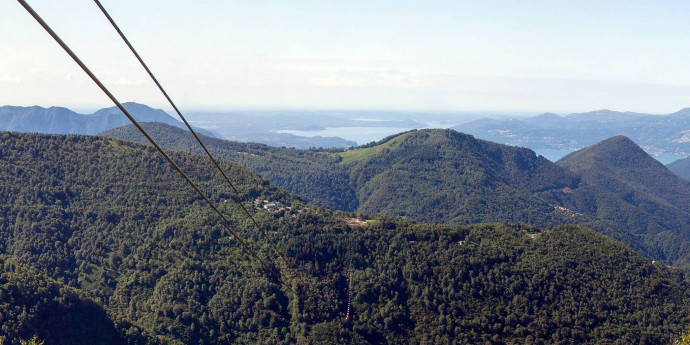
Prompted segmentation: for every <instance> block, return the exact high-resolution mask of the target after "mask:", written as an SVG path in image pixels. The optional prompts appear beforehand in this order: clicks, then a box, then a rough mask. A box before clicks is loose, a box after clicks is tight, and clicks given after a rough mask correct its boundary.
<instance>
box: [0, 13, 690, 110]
mask: <svg viewBox="0 0 690 345" xmlns="http://www.w3.org/2000/svg"><path fill="white" fill-rule="evenodd" d="M29 3H30V4H31V5H32V6H33V7H34V9H35V10H36V11H38V12H39V14H41V15H42V16H43V18H44V19H45V20H46V21H47V22H48V23H49V24H50V25H52V26H53V28H54V29H55V31H57V32H58V34H60V35H61V36H62V37H63V39H64V40H65V41H66V42H67V43H68V44H70V45H71V46H72V47H73V49H74V50H75V52H77V54H79V55H80V56H82V59H83V60H84V61H85V62H86V63H87V65H89V66H90V68H91V69H92V70H93V71H94V72H96V73H97V75H99V77H102V79H103V81H104V82H105V83H106V85H108V86H109V87H111V88H112V90H113V91H114V93H115V95H116V96H117V97H118V98H119V99H120V100H121V101H136V102H141V103H146V104H149V105H152V106H157V107H165V103H164V99H163V98H162V96H160V95H159V94H158V93H156V91H155V89H154V86H153V83H151V82H150V81H149V80H148V79H147V76H146V75H145V74H144V72H143V70H142V69H141V68H140V67H139V66H138V65H137V63H136V60H135V59H134V58H133V57H132V56H131V53H129V52H128V50H127V49H126V47H125V45H124V44H123V43H122V42H121V41H120V40H119V38H118V37H117V35H116V33H115V31H114V30H112V28H111V27H110V26H109V24H108V23H107V21H106V19H105V17H104V16H103V15H102V14H101V13H100V12H99V11H98V8H97V7H96V5H95V4H94V3H93V2H92V1H89V0H59V1H56V0H33V1H32V0H29ZM102 3H103V5H104V6H105V7H106V8H107V9H108V10H109V11H110V12H111V15H112V16H113V17H114V18H115V20H116V21H118V23H119V25H120V27H121V28H122V29H123V31H124V32H125V34H126V35H128V37H129V38H130V40H131V41H132V43H133V44H134V46H135V47H136V48H137V49H138V50H139V52H140V54H141V55H142V56H143V57H144V59H145V60H146V61H147V63H148V64H149V66H150V67H151V69H152V70H153V71H154V73H155V74H156V75H157V76H158V78H159V79H160V80H161V82H162V83H163V85H164V86H165V87H166V88H167V89H168V91H169V93H170V94H171V96H172V97H173V99H174V100H175V101H176V102H177V103H178V105H179V106H180V107H182V108H183V109H232V108H235V107H249V108H316V109H319V108H320V109H331V108H337V109H406V110H487V111H495V110H499V111H500V110H510V111H535V112H540V111H553V112H561V113H563V112H574V111H587V110H594V109H602V108H609V109H614V110H621V111H622V110H630V111H640V112H652V113H669V112H673V111H676V110H678V109H680V108H683V107H686V106H690V44H689V39H688V38H687V34H688V33H689V32H690V2H688V1H601V0H598V1H582V0H578V1H460V0H453V1H408V0H395V1H374V0H370V1H354V0H347V1H346V0H319V1H316V0H315V1H292V0H281V1H262V0H243V1H231V0H222V1H176V0H166V1H162V0H136V1H134V0H102ZM2 104H12V105H34V104H38V105H42V106H49V105H62V106H69V107H73V108H82V109H89V108H98V107H102V106H111V105H112V104H111V103H110V102H109V100H108V99H107V98H105V96H103V95H102V94H101V92H100V90H98V89H97V88H96V86H95V85H94V84H93V82H91V81H90V80H89V79H87V77H86V76H85V75H84V73H83V72H81V70H79V69H78V67H77V66H76V64H75V63H74V62H72V61H71V59H69V57H68V56H67V55H66V54H65V53H64V52H63V51H62V50H61V49H60V48H59V46H58V45H57V44H56V43H54V42H53V41H52V39H51V38H50V37H49V36H48V35H47V34H46V33H45V32H44V31H43V29H42V28H41V27H40V26H38V24H37V23H36V22H35V21H34V19H33V18H31V17H30V16H29V15H28V13H26V12H25V10H24V9H23V7H21V5H20V4H19V3H18V2H16V1H2V2H0V105H2ZM166 108H167V107H166Z"/></svg>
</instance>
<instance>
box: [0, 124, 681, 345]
mask: <svg viewBox="0 0 690 345" xmlns="http://www.w3.org/2000/svg"><path fill="white" fill-rule="evenodd" d="M413 134H416V133H413ZM422 134H425V133H422ZM450 134H452V133H450ZM410 136H412V134H410ZM423 136H424V135H422V136H420V137H417V139H418V140H422V139H424V140H427V139H428V140H431V141H433V143H434V144H436V143H438V142H439V141H438V140H441V139H442V138H438V137H435V138H434V137H431V138H429V137H427V138H423ZM392 139H393V140H395V138H392ZM465 139H466V140H469V138H465ZM401 144H404V143H401ZM480 144H481V143H480ZM401 146H402V145H401ZM499 151H500V150H499ZM0 152H1V153H2V154H0V179H2V182H3V183H0V196H1V197H0V215H1V216H0V248H2V250H3V252H6V253H9V255H11V256H12V258H11V260H15V261H18V262H20V263H21V264H22V265H30V266H31V267H34V268H36V269H38V270H40V271H41V272H43V274H45V275H47V276H48V277H50V278H52V279H54V280H55V281H58V282H59V283H51V288H50V289H51V290H50V291H49V292H50V293H46V292H45V291H44V292H41V291H39V292H38V293H34V292H33V291H35V289H21V287H22V284H26V283H30V282H36V281H38V280H41V279H43V278H42V276H41V275H35V276H36V277H32V276H31V269H28V270H26V269H23V268H22V269H20V270H19V272H28V274H27V273H24V274H22V276H12V274H13V272H15V271H17V270H14V269H12V268H11V266H8V265H4V266H2V268H3V269H4V270H5V271H3V272H2V273H4V272H8V273H7V274H6V275H7V276H10V279H9V281H7V282H6V281H5V280H4V278H3V277H4V275H3V274H2V273H0V308H5V307H6V308H8V310H11V311H12V312H11V313H9V314H5V313H0V318H4V317H8V316H9V323H5V322H3V324H2V326H3V327H13V325H16V324H17V323H22V322H24V321H25V320H37V319H38V318H37V316H40V315H41V314H40V313H41V311H43V310H50V309H46V308H49V307H51V306H54V305H52V304H51V301H53V300H59V299H60V298H62V297H61V296H63V294H62V293H61V292H60V291H59V289H60V285H63V286H65V288H66V289H76V290H77V292H78V293H79V294H83V295H85V296H87V299H90V300H92V301H94V303H96V306H97V307H98V308H96V309H99V310H105V311H106V312H107V316H108V317H107V318H106V319H105V320H104V321H105V322H106V323H110V322H112V321H113V320H114V321H115V322H112V324H114V328H115V330H116V331H117V332H118V334H120V335H121V336H122V338H123V340H124V341H123V342H118V341H117V339H112V340H111V342H109V343H106V344H114V343H118V344H121V343H125V344H128V345H130V344H131V345H135V344H136V345H139V344H141V345H143V344H155V343H165V344H176V345H178V344H179V345H181V344H193V343H195V344H196V343H206V344H247V343H275V344H281V345H282V344H294V343H302V342H303V343H314V344H319V343H321V344H363V343H368V344H390V345H399V344H400V345H402V344H410V343H423V342H425V341H428V342H431V343H452V342H453V341H457V342H460V343H468V344H477V343H487V342H488V343H490V344H500V343H521V342H523V341H525V340H526V341H531V342H533V343H550V342H558V343H568V342H574V343H579V344H599V343H602V342H607V343H615V342H620V343H634V344H637V343H644V342H648V343H668V342H670V341H671V340H672V338H673V336H674V335H675V334H678V332H680V331H681V330H682V329H683V328H684V326H685V324H687V322H688V321H690V300H689V297H688V296H690V283H688V282H687V281H686V280H685V278H684V276H683V275H682V274H681V273H680V272H677V271H675V270H672V269H669V268H667V267H665V266H663V265H661V264H659V263H652V262H651V261H650V260H649V259H646V258H643V257H642V256H640V255H639V254H637V253H635V252H634V251H632V250H631V249H630V248H629V247H627V246H625V245H623V244H622V243H620V242H618V241H615V240H613V239H611V238H608V237H605V236H602V235H600V234H597V233H595V232H593V231H591V230H589V229H586V228H583V227H579V226H564V225H561V226H556V227H553V228H548V229H537V228H534V227H529V226H525V225H520V224H505V223H494V224H476V225H468V226H449V225H434V224H425V223H416V222H411V221H408V220H404V219H400V218H394V217H389V216H385V215H377V216H373V217H371V216H365V215H361V214H360V215H357V214H354V213H344V212H333V211H329V210H324V209H319V208H316V207H313V206H311V205H305V204H303V203H302V202H301V201H300V200H299V198H296V197H294V196H292V195H290V194H288V193H285V192H284V191H281V190H279V189H278V188H276V187H274V186H271V185H270V184H269V183H268V182H267V181H266V180H263V179H261V178H260V177H259V176H258V175H256V174H255V173H252V172H250V171H249V170H248V169H246V168H244V167H240V166H239V165H237V164H234V163H230V162H227V161H221V162H220V163H221V165H222V166H223V167H224V168H226V169H228V171H229V173H230V176H232V179H233V180H234V181H236V182H237V188H238V189H239V191H240V196H239V198H240V199H241V200H242V201H243V202H251V201H254V200H256V199H259V200H264V199H265V200H270V201H280V202H281V204H282V205H285V206H291V207H292V208H291V209H289V210H288V209H283V210H278V211H274V212H271V211H268V210H266V209H264V208H261V207H254V206H251V207H250V209H249V211H250V212H252V213H253V214H254V216H255V217H256V218H257V220H258V221H259V223H260V224H261V225H262V226H264V227H266V229H267V230H268V231H269V232H270V233H271V235H272V237H273V238H274V239H275V241H276V243H277V245H278V247H279V248H281V249H283V250H284V251H285V253H286V255H287V256H288V257H289V258H290V259H291V261H292V262H293V265H294V266H295V269H296V270H297V271H298V272H300V275H301V278H302V279H301V280H303V282H300V281H299V280H298V279H296V277H294V276H292V275H291V274H288V273H287V271H286V269H285V267H284V266H283V265H280V264H277V256H276V255H275V254H274V253H273V252H272V250H271V248H269V246H268V245H267V244H265V243H264V241H263V240H262V239H261V238H260V236H259V234H257V233H256V232H255V231H254V228H253V227H252V226H251V224H250V223H249V222H247V220H246V219H245V217H244V215H243V213H242V212H241V210H240V208H239V207H237V206H236V205H235V204H234V203H232V202H227V203H226V202H224V200H228V199H229V198H230V197H231V196H232V195H233V194H232V191H231V189H230V188H229V187H228V186H227V184H226V183H224V182H223V180H222V179H221V178H220V177H219V176H217V174H215V173H214V172H213V169H212V168H213V167H212V165H211V164H209V163H208V160H207V159H206V157H203V156H199V155H193V154H188V153H184V152H179V151H171V152H170V155H171V157H173V159H174V160H176V161H177V162H178V163H179V164H180V166H181V167H182V168H183V169H184V170H185V171H187V172H188V174H189V176H190V177H191V178H193V179H194V180H195V181H198V182H199V185H200V186H201V187H202V188H203V189H204V190H205V191H208V193H209V198H210V199H211V200H213V201H214V202H216V203H218V204H219V205H220V208H221V210H222V211H223V212H224V213H226V215H227V216H228V217H229V220H230V223H231V224H232V226H233V227H234V228H236V229H237V231H238V233H239V234H241V235H243V236H246V237H247V242H248V243H249V244H250V245H251V246H252V247H254V248H256V250H257V252H258V253H259V255H261V257H264V258H266V259H267V260H268V261H269V265H271V266H272V267H273V268H274V269H275V270H276V271H277V272H278V273H279V274H281V275H282V276H283V277H284V279H285V280H287V281H288V284H289V285H288V286H290V287H291V288H292V289H293V290H294V292H290V291H289V290H288V289H287V287H286V286H283V285H282V284H280V282H278V281H277V280H276V279H275V278H274V277H273V276H272V275H271V274H270V273H268V272H266V271H264V270H263V269H261V267H260V265H259V264H258V263H256V262H254V261H253V260H249V259H248V258H247V255H246V253H244V252H243V250H242V249H241V248H240V247H239V246H238V245H237V243H236V242H235V240H234V238H232V237H229V236H228V234H226V233H224V231H223V230H222V227H220V225H219V223H218V220H217V219H216V216H215V215H214V214H213V213H212V212H206V211H205V210H204V209H203V201H202V200H200V199H199V198H198V197H197V196H196V195H195V194H194V193H193V191H191V190H190V189H189V188H188V187H187V186H186V185H185V184H184V182H183V181H182V180H181V179H180V177H179V176H178V175H177V172H176V171H174V170H173V169H171V168H170V167H169V166H168V165H167V163H166V162H165V161H164V160H163V159H161V158H160V157H159V156H158V154H157V153H156V152H155V150H153V149H152V148H150V147H146V146H143V145H139V144H136V143H131V142H127V141H122V140H114V139H108V138H104V137H86V136H75V135H70V136H67V135H39V134H21V133H7V132H0ZM497 157H498V156H497ZM497 157H496V158H497ZM355 217H366V220H367V222H366V225H364V224H361V223H360V222H354V221H353V218H355ZM0 261H2V256H0ZM36 278H39V279H36ZM6 283H7V284H6ZM17 284H19V285H17ZM6 289H7V290H6ZM8 290H9V291H10V294H7V291H8ZM22 294H23V295H24V296H29V297H31V298H33V300H35V303H33V304H32V305H33V306H34V308H27V309H25V310H24V311H23V312H22V311H21V310H22V309H21V306H22V303H24V300H18V299H12V297H13V296H22ZM8 296H9V297H8ZM53 296H56V297H53ZM62 300H63V301H64V299H62ZM67 301H69V299H67ZM348 306H349V307H350V309H349V310H350V311H351V313H350V314H349V316H350V318H349V320H348V321H347V324H346V326H345V327H344V326H343V318H344V317H345V315H346V312H347V310H348ZM3 310H4V309H3ZM66 311H67V312H66V313H65V314H60V316H63V315H77V316H81V317H88V315H89V314H87V313H83V312H79V305H78V304H74V305H69V304H68V308H67V309H66ZM100 315H102V314H100ZM3 321H5V320H4V319H3ZM51 326H57V325H51ZM3 327H0V336H4V335H6V334H7V332H8V331H7V330H6V329H4V328H3ZM44 329H45V327H43V328H42V325H40V324H27V327H26V329H23V330H22V331H21V332H22V333H19V334H18V333H17V332H12V331H14V329H13V330H11V331H10V332H12V333H11V334H12V335H13V336H19V337H27V336H26V335H25V334H32V332H33V333H35V334H39V335H41V336H42V337H45V338H46V340H47V343H58V342H59V340H57V339H56V334H55V333H52V332H51V333H48V332H45V331H44ZM71 330H72V329H71V328H67V329H64V331H71ZM111 330H112V329H111ZM641 330H642V331H641ZM79 335H81V336H82V337H81V338H79ZM144 335H145V336H144ZM72 336H73V337H76V338H77V339H80V340H81V341H83V342H84V343H88V342H89V341H90V340H93V338H91V336H88V337H87V335H86V334H83V333H79V334H73V335H72ZM13 341H14V340H13ZM91 343H94V342H93V341H92V342H91Z"/></svg>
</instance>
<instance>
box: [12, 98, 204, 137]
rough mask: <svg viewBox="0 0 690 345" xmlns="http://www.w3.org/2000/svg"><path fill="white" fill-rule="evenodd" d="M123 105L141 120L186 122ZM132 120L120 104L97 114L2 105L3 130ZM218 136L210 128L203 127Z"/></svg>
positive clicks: (67, 130)
mask: <svg viewBox="0 0 690 345" xmlns="http://www.w3.org/2000/svg"><path fill="white" fill-rule="evenodd" d="M123 106H124V107H125V109H127V111H129V112H130V114H132V116H134V118H135V119H137V121H141V122H160V123H165V124H168V125H172V126H175V127H179V128H184V127H185V126H184V124H183V123H182V122H181V121H178V120H176V119H174V118H173V117H171V116H170V115H168V114H167V113H166V112H165V111H163V110H160V109H153V108H150V107H148V106H146V105H143V104H138V103H133V102H128V103H124V104H123ZM129 124H131V122H130V121H129V119H127V117H125V115H124V114H123V113H122V111H120V109H119V108H117V107H111V108H104V109H101V110H98V111H96V112H95V113H93V114H78V113H75V112H74V111H72V110H69V109H67V108H62V107H50V108H42V107H39V106H33V107H14V106H2V107H0V130H3V131H15V132H33V133H46V134H97V133H100V132H103V131H106V130H108V129H111V128H117V127H121V126H125V125H129ZM201 131H202V132H203V133H204V134H206V135H211V136H215V135H214V134H213V133H212V132H210V131H205V130H201Z"/></svg>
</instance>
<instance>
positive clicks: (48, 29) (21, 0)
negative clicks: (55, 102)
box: [17, 0, 295, 293]
mask: <svg viewBox="0 0 690 345" xmlns="http://www.w3.org/2000/svg"><path fill="white" fill-rule="evenodd" d="M17 1H18V2H19V3H20V4H21V5H22V6H23V7H24V9H26V11H27V12H29V14H30V15H31V16H32V17H34V19H36V21H37V22H38V23H39V24H40V25H41V26H42V27H43V29H45V30H46V32H48V34H49V35H50V36H51V37H53V39H54V40H55V42H57V43H58V44H59V45H60V47H62V49H63V50H65V52H66V53H67V54H68V55H69V56H70V57H71V58H72V59H73V60H74V62H76V63H77V65H79V67H81V69H82V70H83V71H84V72H85V73H86V74H87V75H88V76H89V77H90V78H91V80H93V81H94V83H96V85H98V87H99V88H100V89H101V90H102V91H103V92H104V93H105V94H106V96H108V98H110V100H111V101H113V103H115V105H116V106H117V107H118V108H120V110H121V111H122V112H123V113H124V114H125V116H127V118H128V119H129V120H130V121H131V122H132V124H134V126H136V127H137V129H138V130H139V131H140V132H141V133H142V134H143V135H144V136H145V137H146V139H148V141H149V142H150V143H151V145H153V147H154V148H155V149H156V150H157V151H158V152H159V153H160V154H161V155H162V156H163V158H165V160H166V161H168V163H170V165H172V166H173V168H175V170H177V172H178V173H179V174H180V175H181V176H182V178H184V179H185V181H187V183H188V184H189V185H190V186H191V187H192V188H193V189H194V190H195V191H196V192H197V194H199V196H201V197H202V198H203V199H204V200H205V201H206V203H207V204H208V205H209V206H210V207H211V208H212V209H213V210H214V211H215V212H216V214H218V216H219V217H220V218H221V219H222V224H223V226H224V227H225V228H226V229H227V230H228V231H229V232H230V233H231V234H232V235H233V236H235V238H236V239H237V241H238V242H239V243H240V244H241V245H242V246H243V247H244V249H245V250H246V251H247V252H248V253H249V254H250V256H252V257H254V258H255V259H256V260H258V261H259V262H260V263H261V265H262V266H263V267H264V268H265V269H267V270H268V271H269V272H271V274H273V275H274V276H275V277H276V278H278V280H279V281H280V282H281V283H282V284H283V285H285V287H286V288H288V289H289V290H290V291H292V292H293V293H295V291H294V290H293V289H292V287H291V286H290V285H288V284H287V282H285V281H284V280H283V278H281V277H280V276H279V275H278V273H276V272H275V271H274V270H273V269H272V268H271V267H270V266H268V264H266V262H265V261H264V260H262V259H261V258H260V257H259V256H258V255H257V253H256V252H255V251H254V250H253V249H252V248H250V247H249V246H248V245H247V243H246V242H244V240H242V238H240V237H239V236H238V235H237V234H236V233H235V231H233V230H232V228H231V227H230V225H229V224H230V221H229V220H228V219H227V218H226V217H225V216H224V215H223V214H222V213H221V212H220V210H218V208H217V207H216V206H215V205H214V204H213V202H211V200H209V198H208V197H207V196H206V195H204V193H203V192H202V191H201V190H200V189H199V187H197V186H196V184H194V182H192V180H191V179H190V178H189V177H188V176H187V175H186V174H185V173H184V172H183V171H182V169H181V168H180V167H179V166H178V165H177V164H176V163H175V162H174V161H173V160H172V158H170V157H169V156H168V155H167V154H166V153H165V151H163V149H162V148H161V147H160V146H159V145H158V144H157V143H156V141H155V140H153V138H152V137H151V136H150V135H149V134H148V133H147V132H146V130H144V128H143V127H141V125H140V124H139V122H137V120H135V119H134V117H132V115H131V114H130V113H129V112H128V111H127V109H125V107H123V106H122V104H121V103H120V102H119V101H118V100H117V98H115V96H113V94H112V93H111V92H110V91H109V90H108V88H106V87H105V85H103V83H101V81H100V80H99V79H98V78H97V77H96V76H95V75H94V74H93V73H92V72H91V70H89V68H88V67H86V65H85V64H84V63H83V62H82V61H81V59H79V57H78V56H77V55H76V54H75V53H74V52H73V51H72V50H71V49H70V48H69V46H68V45H67V44H66V43H65V42H64V41H63V40H62V39H61V38H60V36H58V34H57V33H55V31H53V29H51V27H50V26H49V25H48V24H47V23H46V22H45V21H44V20H43V19H42V18H41V16H39V15H38V13H36V11H34V9H33V8H31V6H29V4H28V3H27V2H26V1H25V0H17Z"/></svg>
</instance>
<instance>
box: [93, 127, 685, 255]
mask: <svg viewBox="0 0 690 345" xmlns="http://www.w3.org/2000/svg"><path fill="white" fill-rule="evenodd" d="M147 126H149V127H147V128H148V130H149V131H150V132H151V133H154V134H155V136H156V138H157V140H159V142H160V143H161V144H162V145H163V146H166V147H169V148H173V149H180V150H187V151H191V152H198V148H196V144H195V143H194V142H193V141H192V139H191V138H190V136H189V134H184V133H183V132H181V131H180V130H178V129H175V128H172V127H170V126H165V125H163V124H148V125H147ZM104 135H107V136H111V137H117V138H122V139H128V140H134V141H139V142H143V137H141V135H140V134H138V133H136V131H135V129H134V128H132V127H131V126H128V127H123V128H119V129H115V130H112V131H109V132H106V133H104ZM207 142H208V145H209V147H211V150H212V151H213V152H215V153H216V154H217V155H218V156H219V157H222V158H225V159H229V160H233V161H236V162H239V163H241V164H243V165H245V166H247V167H249V168H251V169H252V170H255V171H257V172H259V173H260V174H261V175H262V176H263V177H265V178H267V179H269V180H270V181H271V182H272V183H274V184H275V185H277V186H279V187H281V188H284V189H286V190H288V191H290V192H292V193H295V194H297V195H299V196H301V197H303V198H305V200H307V201H308V202H310V203H313V204H316V205H319V206H324V207H329V208H331V209H337V210H345V211H356V212H363V213H377V212H383V213H386V214H389V215H395V216H403V217H408V218H410V219H414V220H418V221H428V222H434V223H451V224H469V223H476V222H505V221H508V222H520V223H526V224H530V225H534V226H542V227H543V226H552V225H554V224H561V223H577V224H584V225H587V226H589V227H592V228H594V229H595V230H597V231H599V232H601V233H604V234H606V235H609V236H612V237H614V238H616V239H619V240H621V241H623V242H625V243H627V244H628V245H630V246H632V247H633V248H635V249H637V250H639V251H641V252H643V253H645V254H646V255H648V256H650V257H652V258H655V259H657V260H662V261H663V262H665V263H667V264H670V265H671V264H672V265H678V266H684V267H690V238H689V237H688V227H687V224H690V183H688V182H687V181H685V180H683V179H681V178H680V177H678V176H676V175H674V174H673V173H672V172H670V171H669V170H668V169H666V168H665V167H664V166H663V165H662V164H660V163H659V162H658V161H656V160H655V159H654V158H652V157H650V156H649V155H648V154H647V153H645V152H644V151H643V150H642V149H641V148H640V147H639V146H638V145H636V144H635V143H634V142H632V141H631V140H630V139H628V138H625V137H622V136H618V137H614V138H610V139H608V140H605V141H602V142H601V143H599V144H596V145H594V146H591V147H588V148H585V149H582V150H581V151H578V152H576V153H573V154H571V155H570V156H568V157H565V158H564V159H563V160H561V161H559V162H558V163H557V164H556V163H552V162H550V161H548V160H546V159H544V158H543V157H538V156H537V155H536V154H535V153H534V152H533V151H531V150H529V149H525V148H518V147H513V146H507V145H502V144H496V143H492V142H488V141H484V140H478V139H475V138H474V137H472V136H470V135H466V134H462V133H458V132H456V131H453V130H418V131H410V132H406V133H402V134H399V135H394V136H391V137H389V138H386V139H384V140H381V141H379V142H377V143H373V144H371V145H365V146H360V147H357V148H354V149H351V150H347V151H340V152H329V151H318V150H308V151H303V150H295V149H278V148H272V147H269V146H264V145H259V144H242V143H233V142H229V141H225V140H217V139H215V140H214V139H208V140H207Z"/></svg>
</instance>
